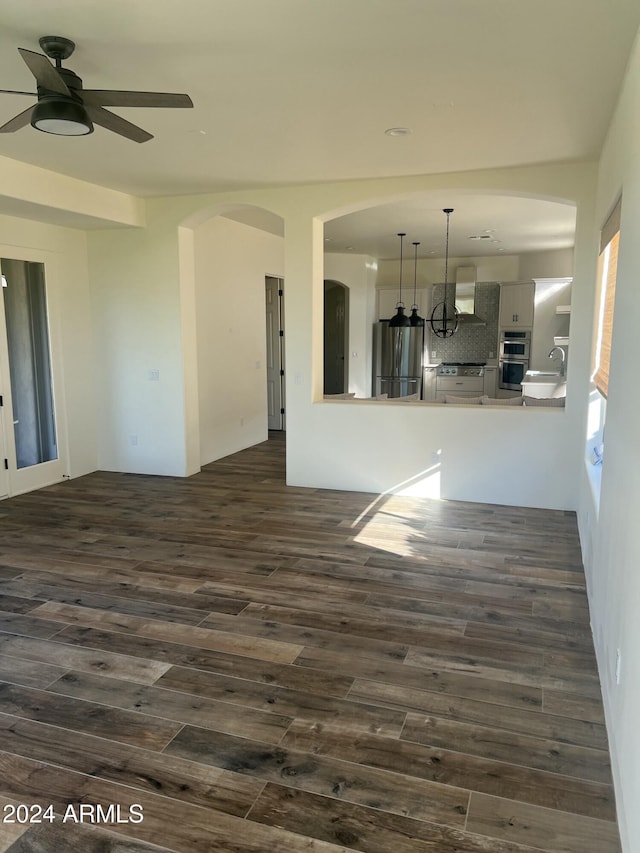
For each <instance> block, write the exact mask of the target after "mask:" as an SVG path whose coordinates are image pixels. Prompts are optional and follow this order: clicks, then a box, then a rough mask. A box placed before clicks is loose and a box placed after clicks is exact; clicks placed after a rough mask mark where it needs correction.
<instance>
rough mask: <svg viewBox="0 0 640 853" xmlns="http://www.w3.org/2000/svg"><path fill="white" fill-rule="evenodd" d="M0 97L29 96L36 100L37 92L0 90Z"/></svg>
mask: <svg viewBox="0 0 640 853" xmlns="http://www.w3.org/2000/svg"><path fill="white" fill-rule="evenodd" d="M0 95H31V97H32V98H37V97H38V94H37V92H16V90H15V89H0Z"/></svg>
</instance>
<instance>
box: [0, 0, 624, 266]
mask: <svg viewBox="0 0 640 853" xmlns="http://www.w3.org/2000/svg"><path fill="white" fill-rule="evenodd" d="M639 25H640V3H638V0H608V2H606V3H604V2H602V0H517V2H516V0H482V2H480V1H479V0H180V2H176V0H109V2H101V0H56V2H51V0H28V2H26V0H3V2H2V26H1V28H0V87H2V88H4V89H19V90H28V91H34V83H33V78H32V77H31V74H30V72H29V70H28V69H27V67H26V65H25V64H24V62H23V61H22V60H21V58H20V56H19V54H18V52H17V49H16V48H18V47H24V48H28V49H30V50H36V51H39V50H40V48H39V45H38V38H39V37H40V36H42V35H51V34H53V35H63V36H66V37H68V38H71V39H73V40H74V41H75V42H76V44H77V47H76V52H75V53H74V55H73V56H72V57H71V59H70V60H69V61H68V62H67V63H66V64H67V65H68V66H69V67H70V68H72V69H73V70H74V71H75V72H76V73H77V74H79V75H80V77H82V78H83V80H84V85H85V86H86V87H87V88H101V89H106V88H113V89H137V90H155V91H174V92H187V93H188V94H190V95H191V97H192V99H193V101H194V105H195V106H194V109H193V110H160V109H158V110H156V109H146V110H145V109H124V108H122V109H115V108H114V109H113V111H114V112H118V113H119V114H120V115H122V116H123V117H125V118H127V119H128V120H130V121H132V122H134V123H136V124H139V125H141V126H142V127H144V128H145V129H146V130H148V131H150V132H151V133H153V134H154V136H155V138H154V139H153V140H151V141H150V142H147V143H144V144H137V143H134V142H130V141H129V140H126V139H123V138H121V137H118V136H116V135H115V134H113V133H110V132H108V131H106V130H103V129H102V128H96V131H95V133H94V134H92V135H91V136H88V137H79V138H63V137H54V136H50V135H47V134H43V133H39V132H38V131H35V130H33V129H32V128H30V127H26V128H24V129H22V130H20V131H18V132H17V133H15V134H2V135H0V155H4V156H7V157H10V158H14V159H16V160H22V161H24V162H27V163H32V164H36V165H38V166H42V167H44V168H47V169H52V170H54V171H58V172H62V173H64V174H68V175H72V176H74V177H76V178H80V179H83V180H86V181H91V182H94V183H96V184H100V185H103V186H108V187H112V188H114V189H118V190H122V191H125V192H129V193H133V194H135V195H140V196H157V195H177V194H185V193H205V192H215V191H221V190H227V189H239V188H245V187H260V186H267V185H280V184H293V183H306V182H319V181H328V180H332V181H333V180H343V179H351V178H366V177H373V176H393V175H411V174H424V173H437V172H448V171H464V170H471V169H482V168H491V167H501V166H510V165H519V164H533V163H544V162H558V161H570V160H585V159H594V158H596V157H597V156H598V154H599V151H600V148H601V145H602V141H603V136H604V133H605V130H606V127H607V124H608V121H609V119H610V116H611V112H612V110H613V107H614V104H615V98H616V94H617V91H618V89H619V86H620V82H621V79H622V75H623V73H624V68H625V65H626V62H627V59H628V55H629V51H630V47H631V44H632V42H633V38H634V35H635V33H636V31H637V29H638V26H639ZM30 103H31V99H30V98H29V97H27V96H21V95H5V94H0V123H4V122H5V121H7V120H9V119H10V118H11V117H12V116H13V115H15V114H16V113H18V112H21V111H22V110H24V109H25V108H26V107H27V106H28V105H29V104H30ZM395 126H402V127H408V128H410V129H411V131H412V132H411V134H410V135H409V136H405V137H390V136H387V135H385V133H384V131H385V129H387V128H389V127H395ZM461 201H466V200H465V199H462V200H461V199H460V198H451V197H450V198H449V199H447V200H446V201H445V202H444V203H443V204H442V206H452V207H454V208H456V207H457V209H456V214H455V217H456V218H455V222H456V223H457V224H456V229H458V228H459V229H460V233H462V232H463V231H472V232H479V231H481V230H484V229H490V228H494V229H495V230H496V232H499V233H500V234H501V235H502V239H503V245H502V248H505V249H507V248H508V240H507V236H508V231H509V228H510V225H511V224H512V222H513V221H515V219H516V215H515V210H514V208H512V209H511V213H510V214H506V213H505V212H504V210H503V211H502V213H500V211H499V210H496V217H495V218H491V217H489V216H488V215H486V216H484V218H482V219H481V218H480V215H479V216H478V219H477V221H475V222H468V223H467V222H464V219H463V211H462V209H461V208H460V204H459V202H461ZM438 205H440V203H438ZM477 209H478V211H479V214H480V213H481V212H484V213H485V214H488V208H487V206H485V207H484V208H481V207H478V208H477ZM0 210H2V208H0ZM555 213H559V212H558V211H555ZM390 214H391V218H390V219H389V221H388V223H387V230H391V232H392V233H393V234H395V232H396V231H399V230H405V228H406V230H407V231H409V224H408V225H406V226H404V225H402V222H401V219H402V217H401V216H400V215H399V214H400V210H399V209H398V208H397V207H396V209H394V210H391V211H390ZM373 215H374V214H370V216H373ZM407 215H408V216H409V214H407ZM440 216H441V218H442V219H444V216H443V215H442V214H441V213H440ZM418 218H419V219H420V222H422V220H423V218H424V219H426V216H425V217H423V216H422V212H421V213H420V216H419V217H418ZM510 220H511V222H510ZM560 220H562V217H560V219H559V220H558V227H559V228H560V232H561V233H562V234H564V232H565V230H566V226H567V223H566V221H560ZM406 221H407V222H409V219H407V220H406ZM345 224H349V223H345ZM463 224H464V227H463ZM453 226H454V220H453V217H452V231H453ZM411 227H412V228H413V225H411ZM418 230H419V229H418ZM334 232H335V233H334V235H333V237H332V239H333V238H334V237H335V239H338V237H339V235H338V234H337V231H335V226H334ZM356 234H357V229H356V231H354V237H353V239H354V241H355V239H356V236H355V235H356ZM343 236H345V239H347V238H348V237H349V235H348V234H347V232H345V234H344V235H343ZM410 236H411V238H412V239H420V240H422V239H424V238H423V235H422V233H418V234H417V235H416V236H415V237H414V236H413V234H412V235H410ZM529 238H531V235H529ZM529 238H527V239H529ZM523 239H525V238H523ZM434 241H435V237H434V238H433V239H432V238H430V240H429V242H434ZM382 251H383V252H387V251H389V250H388V249H385V248H383V249H382Z"/></svg>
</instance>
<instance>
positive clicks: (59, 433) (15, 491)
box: [0, 244, 69, 497]
mask: <svg viewBox="0 0 640 853" xmlns="http://www.w3.org/2000/svg"><path fill="white" fill-rule="evenodd" d="M2 258H6V259H8V260H16V261H29V262H31V263H40V264H42V265H43V266H44V280H45V294H46V305H47V325H48V332H49V352H50V359H51V385H52V394H53V410H54V413H55V422H56V444H57V449H58V458H57V459H52V460H51V461H49V462H42V463H40V464H39V465H31V466H29V467H28V468H18V467H17V460H16V444H15V433H14V430H13V414H12V413H13V401H12V395H11V378H10V372H9V350H8V346H7V331H6V322H5V312H4V296H1V297H0V385H1V386H2V389H3V390H2V394H3V398H4V399H3V402H4V405H3V406H2V408H1V409H0V418H2V425H3V428H4V430H3V431H4V441H5V447H4V457H3V458H2V459H0V465H2V466H4V459H5V458H6V459H7V464H8V468H7V470H6V472H5V473H6V475H7V496H8V497H12V496H14V495H20V494H23V493H24V492H31V491H33V490H35V489H41V488H43V487H44V486H50V485H52V484H53V483H59V482H60V481H62V480H64V479H68V478H69V473H68V471H69V445H68V430H67V420H66V401H65V392H64V371H63V360H62V345H61V343H62V334H61V323H60V312H59V310H58V309H59V298H58V294H59V289H60V288H59V281H60V279H59V274H58V273H59V271H58V259H57V256H56V254H55V253H53V252H46V251H39V250H37V249H31V248H27V247H22V246H11V245H6V244H0V259H2Z"/></svg>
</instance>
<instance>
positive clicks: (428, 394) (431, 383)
mask: <svg viewBox="0 0 640 853" xmlns="http://www.w3.org/2000/svg"><path fill="white" fill-rule="evenodd" d="M437 369H438V368H437V367H436V366H433V367H425V369H424V382H423V385H422V389H423V390H422V398H423V399H424V400H428V401H429V402H430V403H433V402H434V401H435V399H436V371H437Z"/></svg>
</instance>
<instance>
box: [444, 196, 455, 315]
mask: <svg viewBox="0 0 640 853" xmlns="http://www.w3.org/2000/svg"><path fill="white" fill-rule="evenodd" d="M443 213H446V214H447V239H446V241H445V244H444V301H445V302H446V301H447V289H448V287H449V218H450V216H451V214H452V213H453V208H452V207H445V208H444V210H443Z"/></svg>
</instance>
